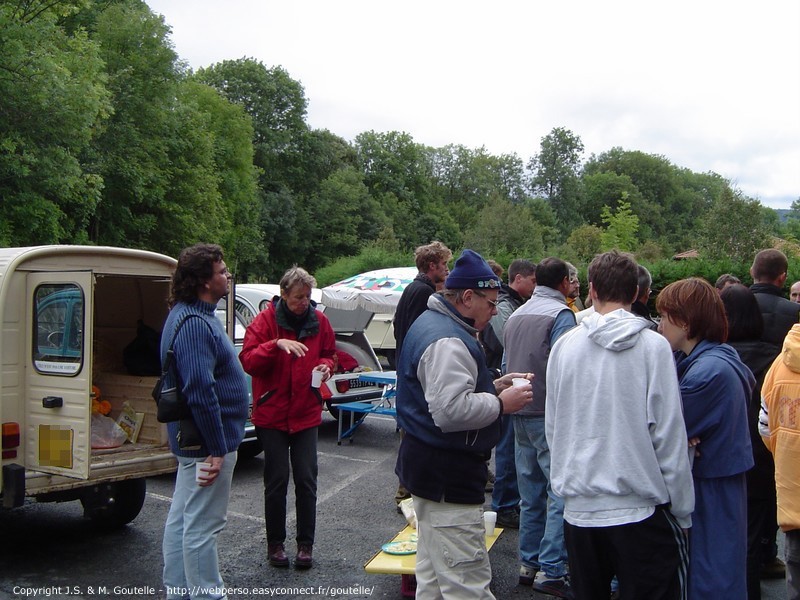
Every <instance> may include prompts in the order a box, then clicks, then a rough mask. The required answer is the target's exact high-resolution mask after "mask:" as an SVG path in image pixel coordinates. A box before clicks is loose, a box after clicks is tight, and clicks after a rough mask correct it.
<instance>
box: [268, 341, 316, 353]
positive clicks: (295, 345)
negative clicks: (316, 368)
mask: <svg viewBox="0 0 800 600" xmlns="http://www.w3.org/2000/svg"><path fill="white" fill-rule="evenodd" d="M275 345H276V346H277V347H278V348H279V349H281V350H283V351H284V352H286V354H294V355H295V356H305V355H306V352H308V346H306V345H305V344H304V343H303V342H298V341H297V340H287V339H284V338H281V339H279V340H278V341H277V342H275Z"/></svg>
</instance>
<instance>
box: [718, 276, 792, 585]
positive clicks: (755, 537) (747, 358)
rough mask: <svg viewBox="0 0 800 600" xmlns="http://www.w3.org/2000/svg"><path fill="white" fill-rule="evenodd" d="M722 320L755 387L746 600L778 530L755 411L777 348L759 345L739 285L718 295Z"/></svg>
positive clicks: (769, 466)
mask: <svg viewBox="0 0 800 600" xmlns="http://www.w3.org/2000/svg"><path fill="white" fill-rule="evenodd" d="M720 298H721V299H722V303H723V304H724V305H725V313H726V314H727V317H728V344H730V345H731V346H733V349H734V350H736V352H737V353H738V354H739V358H741V359H742V362H744V364H746V365H747V366H748V367H749V369H750V370H751V371H752V372H753V376H754V377H755V378H756V385H755V387H754V388H753V393H752V395H751V397H750V403H749V405H748V408H747V425H748V427H749V429H750V442H751V444H752V447H753V461H754V462H755V465H754V466H753V468H752V469H750V470H749V471H747V598H748V600H760V598H761V577H760V574H761V568H762V566H763V565H764V563H765V562H766V561H767V559H768V557H769V546H770V544H771V543H772V541H774V540H775V531H776V530H777V529H778V522H777V516H776V514H777V512H776V511H777V505H776V496H775V462H774V460H773V458H772V454H771V453H770V452H769V450H768V449H767V447H766V446H765V445H764V444H763V443H762V441H761V436H760V435H759V433H758V411H759V407H760V406H761V386H762V384H763V383H764V376H765V375H766V374H767V370H768V369H769V367H770V365H771V364H772V361H773V360H774V358H775V357H776V356H777V355H778V353H779V352H780V348H778V347H777V346H775V345H774V344H771V343H769V342H765V341H763V340H762V339H761V337H762V335H763V333H764V319H763V318H762V316H761V310H760V309H759V307H758V301H757V300H756V297H755V294H753V292H752V291H751V290H750V289H749V288H747V287H745V286H744V285H741V284H738V283H737V284H733V285H728V286H727V287H725V289H723V290H722V292H720Z"/></svg>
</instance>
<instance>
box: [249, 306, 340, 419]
mask: <svg viewBox="0 0 800 600" xmlns="http://www.w3.org/2000/svg"><path fill="white" fill-rule="evenodd" d="M276 306H277V301H273V302H272V303H270V305H269V306H268V307H267V308H265V309H264V310H262V311H261V312H260V313H259V314H258V315H257V316H256V318H255V320H254V321H253V322H252V323H251V324H250V325H249V326H248V328H247V331H246V332H245V334H244V344H243V346H242V351H241V352H240V353H239V360H241V361H242V366H243V367H244V370H245V371H246V372H247V373H249V374H250V375H251V376H252V378H253V417H252V421H253V424H254V425H255V426H256V427H263V428H266V429H277V430H280V431H286V432H288V433H295V432H297V431H302V430H304V429H309V428H311V427H316V426H318V425H319V424H320V423H321V422H322V398H321V396H320V394H319V390H317V389H314V388H312V387H311V371H312V369H314V367H316V366H317V365H327V366H328V367H329V368H330V370H331V373H333V371H334V356H335V354H336V335H335V334H334V333H333V328H332V327H331V324H330V322H329V321H328V318H327V317H326V316H325V315H323V314H322V313H321V312H319V311H318V310H315V309H312V310H311V312H310V314H309V318H308V319H307V320H306V322H305V325H304V326H303V329H302V330H301V331H300V335H299V337H298V336H297V335H296V334H295V331H294V330H293V329H291V328H289V327H288V323H286V322H285V321H284V319H282V318H281V315H280V314H279V312H278V311H277V310H276ZM279 322H280V324H279ZM279 339H289V340H298V341H300V342H302V343H303V344H305V345H306V346H307V347H308V352H307V353H306V355H305V356H302V357H298V356H295V355H294V354H287V353H286V352H284V351H283V350H280V349H279V348H278V345H277V342H278V340H279Z"/></svg>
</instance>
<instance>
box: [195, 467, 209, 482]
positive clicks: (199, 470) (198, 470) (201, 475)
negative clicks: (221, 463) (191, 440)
mask: <svg viewBox="0 0 800 600" xmlns="http://www.w3.org/2000/svg"><path fill="white" fill-rule="evenodd" d="M194 467H195V472H194V479H195V481H196V482H197V483H205V481H206V477H208V472H209V471H210V470H211V463H207V462H198V463H194Z"/></svg>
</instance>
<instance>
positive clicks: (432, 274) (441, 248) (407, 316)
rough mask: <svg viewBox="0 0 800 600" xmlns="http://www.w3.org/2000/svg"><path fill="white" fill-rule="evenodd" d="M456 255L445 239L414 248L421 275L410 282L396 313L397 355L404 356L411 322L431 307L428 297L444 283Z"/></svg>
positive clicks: (415, 259) (395, 337) (418, 274)
mask: <svg viewBox="0 0 800 600" xmlns="http://www.w3.org/2000/svg"><path fill="white" fill-rule="evenodd" d="M451 258H453V253H452V252H451V251H450V249H449V248H448V247H447V246H445V245H444V244H443V243H441V242H431V243H430V244H426V245H424V246H419V247H418V248H417V249H416V250H415V251H414V261H415V263H416V265H417V271H419V272H418V273H417V276H416V277H415V278H414V281H412V282H411V283H409V284H408V285H407V286H406V289H404V290H403V294H402V295H401V296H400V301H399V302H398V303H397V310H396V311H395V313H394V339H395V341H396V343H397V345H396V350H395V355H396V356H398V357H399V356H400V350H401V347H402V345H403V338H404V337H405V336H406V333H407V332H408V328H409V327H411V324H412V323H413V322H414V321H415V320H416V319H417V317H418V316H420V315H421V314H422V313H423V312H425V311H426V310H427V308H428V298H430V296H431V295H432V294H433V293H434V292H435V291H436V288H437V286H439V285H441V284H443V283H444V280H445V279H447V275H448V273H449V272H450V271H449V270H448V268H447V263H448V262H449V261H450V259H451Z"/></svg>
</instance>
